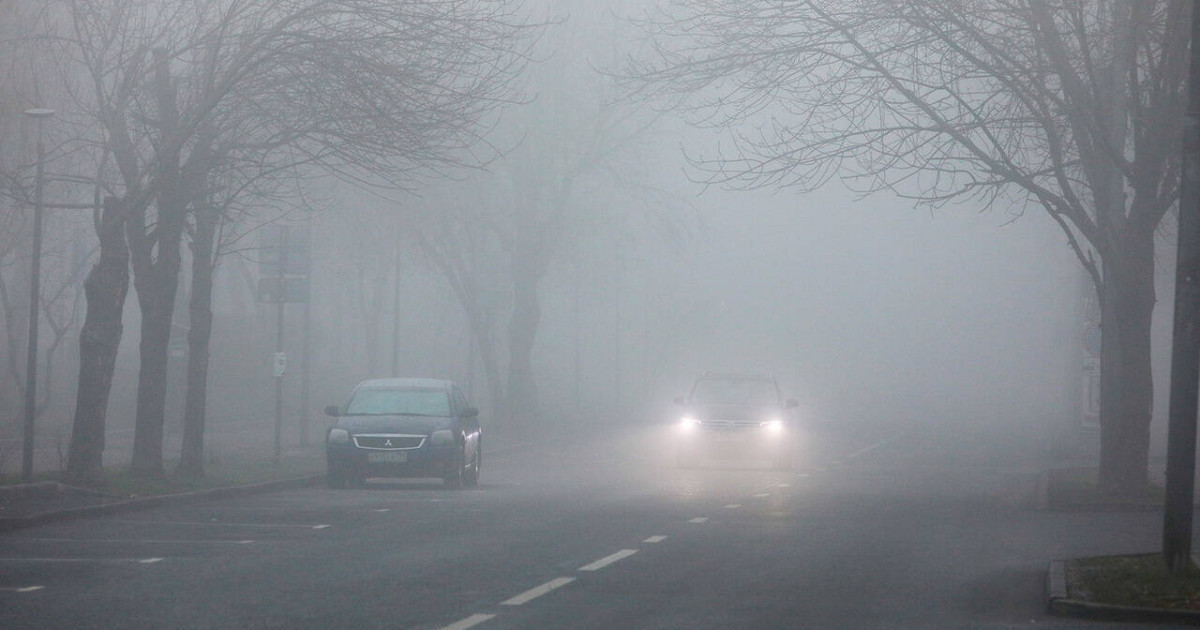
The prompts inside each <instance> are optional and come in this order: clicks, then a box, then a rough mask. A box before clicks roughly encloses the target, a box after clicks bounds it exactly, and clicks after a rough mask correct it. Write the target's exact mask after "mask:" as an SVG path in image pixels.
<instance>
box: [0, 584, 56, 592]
mask: <svg viewBox="0 0 1200 630" xmlns="http://www.w3.org/2000/svg"><path fill="white" fill-rule="evenodd" d="M44 588H46V587H45V586H9V587H0V593H32V592H34V591H40V590H42V589H44Z"/></svg>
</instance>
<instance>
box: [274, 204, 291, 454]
mask: <svg viewBox="0 0 1200 630" xmlns="http://www.w3.org/2000/svg"><path fill="white" fill-rule="evenodd" d="M287 237H288V226H286V225H281V226H279V256H278V260H279V274H278V280H279V291H278V299H279V302H278V304H277V305H276V309H275V353H276V354H275V356H284V354H283V305H284V303H285V302H286V301H287V284H286V281H287V276H286V275H285V274H286V273H287V251H288V238H287ZM283 372H284V370H282V369H280V370H277V374H276V375H275V456H274V462H275V463H276V464H279V463H280V462H281V461H282V460H283Z"/></svg>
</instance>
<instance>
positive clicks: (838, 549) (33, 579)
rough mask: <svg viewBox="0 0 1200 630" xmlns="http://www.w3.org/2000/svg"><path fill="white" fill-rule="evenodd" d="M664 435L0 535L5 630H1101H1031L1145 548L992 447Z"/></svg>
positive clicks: (1014, 447)
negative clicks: (1037, 494)
mask: <svg viewBox="0 0 1200 630" xmlns="http://www.w3.org/2000/svg"><path fill="white" fill-rule="evenodd" d="M669 431H670V429H669V428H666V427H652V428H636V429H621V430H619V431H614V432H612V433H609V434H605V435H603V436H601V437H596V436H591V437H582V436H581V437H577V438H573V439H557V440H538V441H531V442H530V443H528V444H525V445H522V446H517V447H510V448H507V449H502V450H501V449H491V450H488V451H487V452H486V453H485V457H486V459H485V467H484V472H483V478H482V481H481V485H480V487H479V488H478V489H468V490H462V491H450V490H444V489H443V488H442V487H441V484H440V483H439V482H437V481H402V482H397V481H386V480H381V481H376V482H373V483H372V484H371V485H370V486H369V487H367V488H365V489H361V490H341V491H333V490H327V489H324V488H316V487H314V488H305V489H299V490H288V491H281V492H276V493H270V494H263V495H255V496H247V497H241V498H231V499H222V500H210V501H205V502H202V503H195V504H190V505H182V506H175V507H164V508H157V509H151V510H145V511H137V512H130V513H124V514H119V515H113V516H107V517H103V518H93V519H86V520H76V521H68V522H62V523H57V524H51V525H46V526H43V527H38V528H33V529H26V530H21V531H15V532H10V533H6V534H3V535H2V536H0V628H7V629H17V628H38V629H46V628H106V629H110V628H343V627H353V628H389V629H395V628H459V629H462V628H468V627H477V628H481V629H484V630H490V629H501V628H539V629H540V628H604V629H611V628H639V629H640V628H646V629H650V628H856V629H857V628H863V629H871V628H1016V627H1030V626H1033V627H1060V628H1087V627H1096V628H1101V627H1103V628H1110V627H1113V626H1112V625H1111V624H1105V623H1098V622H1096V623H1089V622H1086V621H1082V620H1073V619H1061V618H1055V617H1050V616H1047V615H1046V614H1045V613H1044V610H1045V604H1046V602H1045V587H1044V579H1045V570H1046V566H1047V563H1048V562H1049V561H1050V560H1051V559H1055V558H1061V557H1067V556H1085V555H1097V554H1109V553H1126V552H1128V553H1133V552H1144V551H1152V550H1154V549H1155V548H1156V546H1157V545H1158V536H1159V529H1160V527H1161V516H1160V515H1159V514H1157V513H1154V512H1125V513H1055V512H1047V511H1038V510H1035V509H1032V506H1031V501H1032V500H1033V498H1034V496H1033V491H1034V483H1033V479H1034V476H1033V472H1034V471H1036V469H1037V461H1036V457H1035V455H1036V448H1035V446H1036V445H1034V444H1032V443H1030V442H1028V441H1022V440H1015V439H1007V438H1004V437H1003V436H997V435H996V434H994V433H993V432H990V431H988V430H985V429H963V428H959V429H956V430H955V431H947V430H945V429H944V428H938V429H934V428H932V427H912V426H874V427H872V426H853V427H850V426H843V427H824V428H820V429H814V430H811V431H809V432H808V433H807V434H806V436H805V439H804V445H803V446H804V450H803V451H802V452H803V453H804V455H803V456H802V457H801V458H800V461H798V462H797V466H796V468H795V469H794V470H791V471H771V470H768V469H767V468H766V466H765V464H764V463H759V462H755V461H718V462H709V465H708V466H705V467H702V468H699V469H695V470H677V469H676V468H675V467H674V466H673V464H672V460H671V457H670V451H669V448H668V447H667V446H666V444H667V443H668V441H669V435H670V434H669ZM1122 627H1128V626H1122ZM1154 627H1157V628H1162V627H1163V626H1154Z"/></svg>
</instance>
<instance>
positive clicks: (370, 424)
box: [325, 378, 483, 488]
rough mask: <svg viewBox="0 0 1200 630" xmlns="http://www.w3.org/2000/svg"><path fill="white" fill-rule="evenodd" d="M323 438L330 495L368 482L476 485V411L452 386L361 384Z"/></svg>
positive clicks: (333, 411)
mask: <svg viewBox="0 0 1200 630" xmlns="http://www.w3.org/2000/svg"><path fill="white" fill-rule="evenodd" d="M325 413H326V414H327V415H329V416H333V417H335V418H337V421H336V422H335V423H334V425H333V426H332V427H330V428H329V431H328V433H326V437H325V456H326V462H327V465H328V469H327V470H328V472H327V480H328V482H329V487H331V488H345V487H346V486H347V485H354V486H361V485H362V484H363V483H364V482H365V481H366V479H367V478H369V477H437V478H441V479H442V480H443V481H444V483H445V485H446V486H447V487H449V488H461V487H462V486H464V485H466V486H474V485H477V484H478V483H479V471H480V468H481V466H482V464H483V441H482V439H481V438H482V429H481V428H480V425H479V410H478V409H476V408H475V407H472V406H470V405H469V404H468V403H467V399H466V397H465V396H464V395H463V393H462V391H461V390H460V389H459V388H458V386H457V385H455V384H454V383H453V382H452V381H446V380H438V379H424V378H387V379H372V380H367V381H363V382H361V383H359V384H358V385H357V386H356V387H355V388H354V391H353V392H352V393H351V394H350V399H349V401H348V402H347V403H346V406H345V407H326V408H325Z"/></svg>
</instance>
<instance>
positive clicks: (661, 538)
mask: <svg viewBox="0 0 1200 630" xmlns="http://www.w3.org/2000/svg"><path fill="white" fill-rule="evenodd" d="M666 539H667V537H666V536H651V537H649V538H647V539H646V540H643V541H642V542H644V543H650V544H654V543H660V542H662V541H664V540H666Z"/></svg>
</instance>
